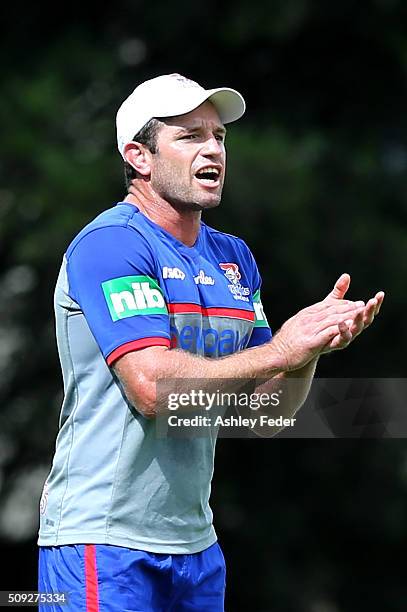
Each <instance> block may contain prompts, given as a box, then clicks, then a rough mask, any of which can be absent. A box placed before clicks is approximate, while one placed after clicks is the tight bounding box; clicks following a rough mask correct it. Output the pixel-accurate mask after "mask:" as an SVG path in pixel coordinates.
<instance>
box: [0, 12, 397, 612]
mask: <svg viewBox="0 0 407 612" xmlns="http://www.w3.org/2000/svg"><path fill="white" fill-rule="evenodd" d="M59 8H60V9H61V13H58V14H57V13H55V14H54V13H53V12H47V13H46V12H45V11H44V10H43V9H42V7H41V5H28V6H24V7H21V5H15V6H14V5H13V6H7V9H3V13H4V14H3V19H2V23H3V36H2V42H1V47H2V59H3V66H2V72H1V76H0V81H1V85H2V87H1V91H2V95H1V96H0V119H1V125H2V130H1V136H2V137H1V139H0V151H1V158H0V159H1V161H0V176H1V182H0V295H1V300H0V374H1V376H0V405H1V413H0V466H1V474H2V479H1V489H0V534H1V538H2V540H1V541H2V546H3V549H4V554H6V555H7V556H8V557H11V559H13V561H12V562H11V563H10V569H9V570H8V572H7V571H6V573H5V574H4V575H3V578H2V581H3V582H4V584H3V585H2V588H4V589H5V588H26V589H28V588H34V586H35V574H34V565H35V554H36V553H35V544H34V540H33V538H35V531H36V528H37V502H38V497H39V494H40V489H41V484H42V481H43V479H44V477H45V475H46V472H47V470H48V468H49V463H50V458H51V454H52V450H53V446H54V440H55V434H56V431H57V420H58V413H59V407H60V402H61V387H62V381H61V376H60V371H59V364H58V360H57V354H56V347H55V340H54V329H53V313H52V292H53V286H54V283H55V280H56V276H57V273H58V268H59V265H60V261H61V257H62V254H63V252H64V250H65V249H66V247H67V245H68V244H69V242H70V240H71V239H72V238H73V236H74V235H75V234H76V232H77V231H78V230H79V229H80V228H81V227H82V226H83V225H84V224H85V223H86V222H87V221H88V220H90V219H91V218H92V217H93V216H95V215H96V214H97V213H98V212H100V211H101V210H103V209H104V208H107V207H109V206H111V205H112V204H113V203H114V202H116V201H118V200H120V199H121V198H122V197H123V196H124V181H123V177H122V168H121V162H120V157H119V155H118V153H117V151H116V148H115V147H116V145H115V132H114V115H115V112H116V110H117V107H118V106H119V104H120V103H121V101H122V100H123V99H124V97H126V96H127V95H128V94H129V93H130V91H131V90H132V89H133V88H134V87H135V86H136V85H137V84H138V83H139V82H141V81H142V80H144V79H146V78H151V77H153V76H156V75H158V74H161V73H166V72H181V73H182V74H185V75H186V76H189V77H191V78H194V79H195V80H198V81H200V82H201V83H202V84H203V85H206V86H217V85H222V84H224V85H229V86H232V87H235V88H236V89H239V90H240V91H241V92H242V93H243V95H244V96H245V98H246V100H247V104H248V109H247V113H246V116H245V118H243V119H242V120H241V121H240V122H237V123H236V124H233V125H231V126H229V130H228V132H229V133H228V139H227V145H228V155H229V160H228V164H229V167H228V176H227V182H226V186H225V193H224V198H223V201H222V204H221V207H220V208H219V209H217V210H216V211H212V212H210V213H208V215H207V217H206V219H205V220H206V221H207V222H208V223H209V224H210V225H213V226H215V227H217V228H219V229H222V230H224V231H227V232H230V233H235V234H238V235H240V236H242V237H243V238H244V239H245V240H246V241H247V242H248V243H249V245H250V246H251V248H252V250H253V252H254V253H255V255H256V258H257V260H258V264H259V267H260V269H261V272H262V276H263V287H264V289H263V303H264V304H265V307H266V311H267V314H268V317H269V320H270V321H271V324H272V326H273V327H274V328H275V329H278V327H279V326H280V325H281V324H282V322H283V321H284V320H285V319H286V318H288V316H290V315H292V314H294V313H295V312H296V311H297V310H298V309H299V308H301V307H304V306H306V305H308V304H310V303H311V302H313V301H317V300H319V299H320V298H321V297H322V296H324V295H325V294H326V292H327V291H328V290H329V289H330V288H331V286H332V284H333V282H334V281H335V279H336V278H337V277H338V276H339V274H340V273H341V272H343V271H347V272H349V273H350V274H351V276H352V285H351V291H350V295H351V297H354V298H357V299H364V298H367V297H369V296H371V295H372V294H373V293H374V292H376V291H377V290H379V289H383V290H384V291H385V292H386V294H387V295H386V301H385V305H384V307H383V309H382V312H381V314H380V317H379V318H378V320H377V321H376V322H375V324H374V326H373V327H372V329H370V330H368V331H367V332H366V334H364V335H363V336H362V337H361V338H359V339H358V341H357V342H356V343H355V344H354V345H352V346H351V347H350V348H349V349H347V351H346V352H344V353H337V354H335V355H333V356H330V357H328V358H325V359H324V360H322V361H321V363H320V367H319V369H318V373H319V375H320V376H326V377H345V376H354V377H362V376H368V377H405V374H406V359H405V346H406V341H407V329H406V322H405V289H404V286H405V282H406V278H407V257H406V251H407V232H406V221H407V219H406V215H407V199H406V196H407V187H406V186H407V181H406V178H407V146H406V128H407V121H406V113H405V108H406V83H407V78H406V69H407V25H406V24H407V5H406V4H405V3H404V2H403V1H402V0H365V1H362V2H356V1H351V0H344V1H342V2H341V3H331V2H322V1H320V0H319V1H318V0H317V1H312V0H284V2H283V1H282V0H274V1H273V0H272V1H270V2H261V1H257V2H252V3H246V2H243V1H242V0H235V1H234V2H231V1H230V0H226V1H225V2H222V3H216V2H214V1H213V0H207V1H206V2H204V3H189V2H185V1H184V2H179V3H177V4H175V5H174V4H173V3H168V4H167V3H164V2H156V3H147V2H146V1H145V0H133V1H132V2H130V1H129V0H128V1H127V0H121V1H119V2H118V3H117V4H115V5H113V4H108V5H106V6H103V5H100V4H97V5H96V4H95V5H93V4H92V3H87V4H75V3H73V4H72V3H71V4H70V5H69V6H64V7H59ZM406 460H407V455H406V446H405V443H404V441H402V440H400V441H396V440H386V441H384V440H359V441H355V440H353V441H350V440H348V441H345V440H330V441H328V440H326V441H321V440H320V441H317V440H303V441H298V440H297V441H295V440H278V439H275V440H269V441H260V440H254V441H244V440H242V441H238V440H222V441H220V443H219V445H218V457H217V471H216V475H215V480H214V493H213V502H212V504H213V507H214V510H215V518H216V525H217V528H218V532H219V536H220V539H221V541H222V543H223V545H224V549H225V555H226V557H227V560H228V568H229V582H228V609H229V610H232V611H240V610H245V611H246V610H253V611H256V612H265V611H269V610H270V611H271V610H273V611H274V610H278V611H287V612H290V611H295V612H342V611H351V612H353V611H358V612H360V611H362V610H376V609H377V610H381V611H386V612H387V611H389V612H391V611H393V610H394V611H396V610H397V611H399V610H400V611H401V610H404V609H405V608H406V600H407V593H406V587H405V579H403V576H402V569H401V568H402V566H403V542H405V538H406V501H405V500H406V487H407V477H406V474H407V472H406V465H407V462H406ZM22 557H24V558H25V562H22V561H21V558H22ZM17 559H20V560H19V561H17Z"/></svg>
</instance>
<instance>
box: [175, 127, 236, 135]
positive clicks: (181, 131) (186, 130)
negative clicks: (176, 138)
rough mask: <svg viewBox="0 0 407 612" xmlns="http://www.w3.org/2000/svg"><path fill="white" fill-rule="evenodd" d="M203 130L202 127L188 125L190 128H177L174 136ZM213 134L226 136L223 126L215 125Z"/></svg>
mask: <svg viewBox="0 0 407 612" xmlns="http://www.w3.org/2000/svg"><path fill="white" fill-rule="evenodd" d="M202 129H203V126H202V125H190V126H188V127H187V126H185V127H179V128H178V130H177V131H176V132H175V134H176V135H178V134H185V133H187V134H188V133H191V132H199V131H200V130H202ZM213 131H214V132H216V133H217V134H223V135H225V134H226V128H225V127H224V126H223V125H217V126H215V128H214V129H213Z"/></svg>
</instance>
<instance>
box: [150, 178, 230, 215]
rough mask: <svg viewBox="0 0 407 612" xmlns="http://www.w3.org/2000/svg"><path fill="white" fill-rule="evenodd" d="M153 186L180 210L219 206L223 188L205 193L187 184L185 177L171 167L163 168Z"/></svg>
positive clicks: (205, 208)
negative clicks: (215, 191)
mask: <svg viewBox="0 0 407 612" xmlns="http://www.w3.org/2000/svg"><path fill="white" fill-rule="evenodd" d="M152 187H153V189H154V191H155V192H156V193H158V195H159V196H160V197H161V198H162V199H163V200H165V201H166V202H168V203H169V204H170V205H171V206H172V207H173V208H175V209H176V210H178V211H180V212H181V211H196V212H199V211H203V210H207V209H210V208H216V206H219V204H220V201H221V197H222V188H223V185H222V186H221V187H220V189H219V191H218V192H217V193H216V194H215V193H204V192H203V191H198V189H199V188H197V189H194V188H193V186H192V185H191V184H190V185H185V178H184V177H182V176H178V175H177V174H175V173H174V172H173V171H172V170H171V169H168V170H167V171H165V170H164V171H163V170H161V171H160V172H159V173H156V174H155V176H154V179H153V180H152Z"/></svg>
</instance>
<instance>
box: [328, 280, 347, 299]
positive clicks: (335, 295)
mask: <svg viewBox="0 0 407 612" xmlns="http://www.w3.org/2000/svg"><path fill="white" fill-rule="evenodd" d="M349 285H350V276H349V274H346V273H345V274H341V276H340V277H339V278H338V280H337V281H336V283H335V286H334V288H333V289H332V291H331V292H330V293H328V295H327V296H326V298H325V299H326V300H328V299H334V300H337V299H340V300H341V299H342V298H343V297H344V295H345V294H346V292H347V290H348V289H349Z"/></svg>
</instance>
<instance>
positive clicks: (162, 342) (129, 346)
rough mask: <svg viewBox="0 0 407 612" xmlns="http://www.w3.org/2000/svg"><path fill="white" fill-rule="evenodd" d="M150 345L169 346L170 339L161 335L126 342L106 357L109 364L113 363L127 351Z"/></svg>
mask: <svg viewBox="0 0 407 612" xmlns="http://www.w3.org/2000/svg"><path fill="white" fill-rule="evenodd" d="M148 346H167V347H168V348H169V347H170V341H169V340H168V338H161V337H160V336H157V337H154V338H141V339H140V340H133V341H132V342H126V343H125V344H122V345H121V346H119V347H118V348H117V349H115V350H114V351H112V352H111V353H110V355H108V356H107V357H106V362H107V365H109V366H110V365H112V363H113V362H114V361H116V359H118V358H119V357H122V356H123V355H125V354H126V353H130V351H138V350H140V349H143V348H147V347H148Z"/></svg>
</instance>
